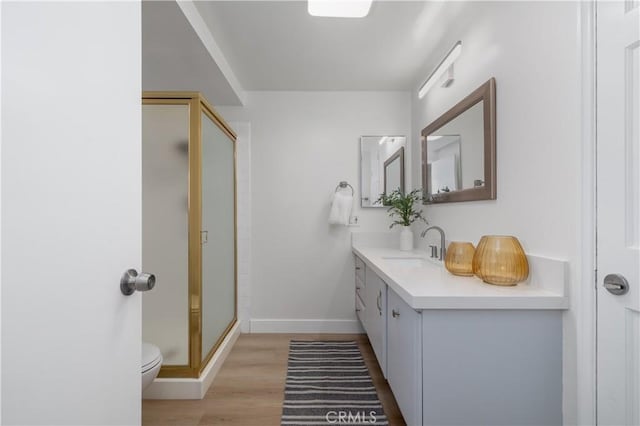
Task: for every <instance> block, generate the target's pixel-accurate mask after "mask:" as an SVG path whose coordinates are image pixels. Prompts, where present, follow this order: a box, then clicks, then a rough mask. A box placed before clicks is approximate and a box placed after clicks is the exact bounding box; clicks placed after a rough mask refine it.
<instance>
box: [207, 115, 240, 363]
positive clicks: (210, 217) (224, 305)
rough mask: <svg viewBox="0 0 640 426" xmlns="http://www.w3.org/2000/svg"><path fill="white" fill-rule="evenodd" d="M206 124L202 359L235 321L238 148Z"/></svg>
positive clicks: (219, 130)
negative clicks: (236, 149) (236, 158)
mask: <svg viewBox="0 0 640 426" xmlns="http://www.w3.org/2000/svg"><path fill="white" fill-rule="evenodd" d="M201 119H202V238H201V244H202V307H201V309H202V311H201V312H202V346H201V347H202V360H203V363H204V362H205V361H206V359H207V357H208V355H209V354H210V353H211V349H212V348H214V347H217V346H218V344H219V343H220V341H221V340H222V338H223V337H224V335H225V334H226V333H225V332H226V331H227V329H228V328H229V327H231V325H232V324H233V322H234V320H235V316H236V309H235V308H236V246H235V232H236V223H235V220H236V219H235V218H236V211H235V197H236V194H235V144H234V141H233V140H232V139H231V138H230V137H229V136H228V135H227V134H226V133H225V132H224V131H223V130H222V129H221V128H220V127H218V125H217V124H216V123H215V122H214V121H213V120H212V118H211V117H210V116H209V115H208V114H207V113H206V112H202V113H201Z"/></svg>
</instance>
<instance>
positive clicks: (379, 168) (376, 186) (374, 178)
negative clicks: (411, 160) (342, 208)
mask: <svg viewBox="0 0 640 426" xmlns="http://www.w3.org/2000/svg"><path fill="white" fill-rule="evenodd" d="M406 141H407V138H406V137H405V136H362V137H361V138H360V194H361V195H360V206H361V207H384V206H383V205H382V204H375V202H376V200H377V199H378V198H379V197H380V194H382V193H383V192H384V193H386V194H389V193H391V192H392V191H394V190H396V189H400V190H401V191H402V192H404V149H405V146H406Z"/></svg>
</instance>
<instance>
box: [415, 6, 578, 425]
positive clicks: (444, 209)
mask: <svg viewBox="0 0 640 426" xmlns="http://www.w3.org/2000/svg"><path fill="white" fill-rule="evenodd" d="M434 7H436V6H434ZM437 7H438V8H439V11H438V13H439V15H438V16H439V19H438V22H434V23H433V26H432V27H431V28H430V33H431V34H432V35H434V36H437V37H434V38H435V39H436V40H438V43H437V45H435V46H434V49H433V52H441V53H439V54H435V55H434V56H433V57H430V58H429V64H427V65H428V66H426V67H425V72H424V75H427V74H428V72H429V71H430V69H432V67H433V66H435V65H436V64H437V62H438V61H439V60H440V59H441V56H438V55H443V54H444V53H446V51H447V50H448V49H449V48H450V47H451V46H453V44H454V43H455V41H456V40H462V42H463V49H462V55H461V56H460V58H459V59H458V61H457V62H456V64H455V78H456V81H455V83H454V84H453V85H452V86H451V87H450V88H447V89H444V88H440V87H436V88H433V89H432V90H431V91H430V92H429V93H428V94H427V96H426V97H425V98H424V99H423V100H418V99H417V96H416V92H417V88H418V86H419V84H420V83H421V82H422V81H416V85H415V89H416V91H415V92H413V93H412V99H413V102H412V114H413V120H412V126H413V130H412V136H413V137H414V139H415V138H417V137H418V135H419V134H420V131H421V129H422V128H424V127H426V126H427V125H428V124H429V123H431V122H432V121H433V120H434V119H436V118H437V117H438V116H439V115H441V114H442V113H443V112H445V111H446V110H448V109H449V108H450V107H452V106H453V105H454V104H455V103H457V102H458V101H460V100H462V99H463V98H464V97H465V96H466V95H467V94H469V93H470V92H471V91H473V90H474V89H476V88H477V87H478V86H480V85H481V84H483V83H484V82H485V81H487V80H488V79H489V78H490V77H495V78H496V84H497V179H498V182H497V194H498V198H497V200H495V201H482V202H468V203H455V204H446V205H435V206H429V207H428V209H427V218H428V219H429V221H430V223H432V224H435V225H439V226H441V227H443V228H444V229H445V231H446V232H447V238H448V239H449V240H463V241H464V240H466V241H472V242H477V241H478V240H479V238H480V237H481V236H482V235H484V234H512V235H515V236H517V237H518V238H519V239H520V241H521V242H522V244H523V246H524V248H525V250H526V251H527V252H528V253H535V254H541V255H546V256H551V257H558V258H563V259H567V260H568V261H569V262H570V264H571V271H570V275H571V277H572V282H571V296H572V298H571V304H572V307H571V310H570V311H568V312H567V313H566V314H565V315H564V330H563V331H564V392H565V396H564V399H565V400H564V416H565V424H573V423H575V422H576V411H577V406H576V368H575V365H576V356H577V355H576V327H577V324H576V321H577V320H576V318H577V317H578V308H579V307H578V304H577V302H578V300H576V299H577V297H576V294H577V292H578V289H579V286H586V285H589V284H588V283H580V282H577V281H576V278H575V277H576V276H577V262H578V256H579V247H578V241H579V235H578V230H579V228H578V226H579V217H580V213H579V198H578V197H579V191H580V186H579V181H578V176H579V173H580V164H579V161H580V152H581V151H580V115H579V114H580V104H579V101H580V79H579V76H580V68H579V66H580V62H579V60H580V57H579V53H580V45H579V39H578V34H579V22H578V18H579V10H578V9H579V5H578V3H577V2H576V3H564V2H563V3H560V2H535V3H533V2H532V3H525V2H497V3H481V2H471V3H458V2H448V3H441V4H439V5H437ZM412 149H413V158H414V160H413V182H414V186H417V185H420V182H421V177H420V167H419V165H420V163H419V159H420V155H419V153H420V148H419V146H418V145H417V144H414V145H413V148H412ZM434 236H435V235H434ZM419 244H420V247H422V248H424V247H426V244H428V243H427V242H425V241H420V242H419Z"/></svg>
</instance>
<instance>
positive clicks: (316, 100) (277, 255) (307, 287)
mask: <svg viewBox="0 0 640 426" xmlns="http://www.w3.org/2000/svg"><path fill="white" fill-rule="evenodd" d="M247 99H248V100H247V106H246V108H233V107H226V108H225V107H217V109H218V110H219V111H220V113H221V114H222V115H223V116H224V118H225V120H227V121H228V122H248V123H250V125H251V193H252V200H251V220H252V225H251V257H252V260H251V265H252V268H251V277H252V291H251V318H252V331H311V332H313V331H322V330H325V331H356V330H359V326H358V324H357V321H356V319H355V314H354V293H353V266H352V262H353V260H352V257H351V255H350V231H351V229H352V228H347V227H335V226H330V225H328V223H327V218H328V214H329V207H330V199H331V195H332V193H333V191H334V189H335V187H336V185H337V184H338V182H339V181H341V180H346V181H348V182H349V183H350V184H351V185H353V186H354V188H355V189H356V194H355V197H354V212H353V214H354V215H357V216H358V217H359V219H360V220H359V222H360V225H361V226H360V227H358V228H353V229H356V230H359V231H360V230H381V229H386V228H387V227H388V224H389V221H388V219H387V216H386V211H385V210H384V209H360V207H359V203H358V202H357V200H359V184H358V182H359V172H358V168H359V166H358V163H359V152H360V147H359V138H360V136H361V135H375V134H380V135H385V134H390V135H408V133H409V131H410V118H411V113H410V98H409V94H408V93H406V92H250V93H248V96H247ZM408 139H410V138H408ZM408 145H409V146H410V141H409V140H408ZM407 157H410V156H407ZM407 161H409V160H407ZM406 173H407V176H409V175H410V167H408V170H407V172H406ZM240 214H242V212H240ZM239 261H241V259H239Z"/></svg>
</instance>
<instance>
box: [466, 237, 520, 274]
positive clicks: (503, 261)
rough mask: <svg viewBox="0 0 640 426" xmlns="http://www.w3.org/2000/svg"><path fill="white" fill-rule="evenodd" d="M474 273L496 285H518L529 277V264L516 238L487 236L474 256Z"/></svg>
mask: <svg viewBox="0 0 640 426" xmlns="http://www.w3.org/2000/svg"><path fill="white" fill-rule="evenodd" d="M473 273H474V274H475V275H476V276H477V277H478V278H480V279H482V281H484V282H486V283H488V284H495V285H505V286H508V285H516V284H517V283H519V282H521V281H524V280H526V279H527V277H528V276H529V263H528V262H527V256H526V255H525V254H524V250H523V249H522V246H521V245H520V242H519V241H518V239H517V238H516V237H512V236H502V235H485V236H484V237H482V238H481V239H480V242H479V243H478V247H477V248H476V253H475V255H474V256H473Z"/></svg>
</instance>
